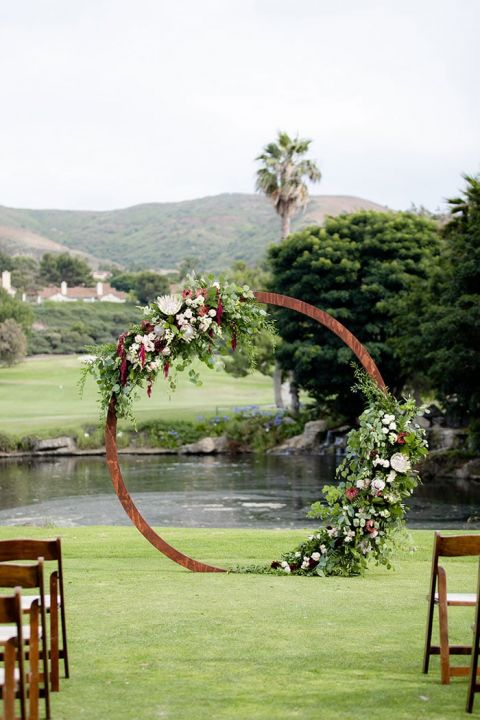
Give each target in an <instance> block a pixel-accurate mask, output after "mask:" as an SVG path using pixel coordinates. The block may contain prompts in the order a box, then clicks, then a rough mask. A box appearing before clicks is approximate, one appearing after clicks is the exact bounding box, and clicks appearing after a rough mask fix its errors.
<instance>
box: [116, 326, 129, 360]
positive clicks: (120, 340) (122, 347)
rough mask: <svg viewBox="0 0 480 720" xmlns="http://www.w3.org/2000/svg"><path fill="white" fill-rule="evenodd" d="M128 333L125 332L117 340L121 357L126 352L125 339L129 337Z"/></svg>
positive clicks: (118, 352) (118, 353)
mask: <svg viewBox="0 0 480 720" xmlns="http://www.w3.org/2000/svg"><path fill="white" fill-rule="evenodd" d="M127 335H128V333H126V332H124V333H122V334H121V335H120V337H119V338H118V342H117V355H118V356H119V357H121V356H122V355H123V354H124V353H125V340H126V339H127Z"/></svg>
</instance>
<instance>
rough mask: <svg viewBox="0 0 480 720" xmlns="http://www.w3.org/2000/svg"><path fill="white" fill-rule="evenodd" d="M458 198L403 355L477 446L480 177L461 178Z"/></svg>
mask: <svg viewBox="0 0 480 720" xmlns="http://www.w3.org/2000/svg"><path fill="white" fill-rule="evenodd" d="M465 181H466V187H465V190H464V191H463V194H462V197H460V198H455V199H453V200H450V208H451V215H450V220H449V222H448V223H447V225H446V226H445V227H444V229H443V240H444V253H443V257H442V261H441V265H440V267H439V270H438V272H437V273H435V274H434V275H432V277H431V280H430V284H429V287H428V289H427V291H426V292H425V294H424V297H423V298H419V297H418V295H416V296H412V297H411V298H410V299H409V302H408V303H407V307H406V310H405V314H406V316H410V317H412V316H413V314H414V313H415V318H416V332H414V333H410V334H409V335H408V334H407V333H406V332H405V321H403V323H402V320H403V318H402V317H400V318H399V319H398V324H399V325H400V326H401V332H402V333H403V337H404V342H403V343H402V346H401V348H400V349H401V351H402V357H403V360H404V363H405V365H406V366H407V369H408V370H410V371H411V372H412V371H413V367H412V366H417V367H418V368H419V369H420V370H421V371H422V372H423V375H424V377H425V378H426V379H427V380H428V381H429V382H430V385H431V386H433V388H435V390H436V392H437V395H438V397H439V399H440V400H441V401H442V402H443V403H444V405H445V406H446V408H447V410H448V412H449V415H450V419H451V420H453V421H456V422H457V423H458V424H460V423H461V424H464V423H465V424H467V423H469V424H470V426H471V443H472V447H474V448H475V449H477V450H478V449H480V442H479V434H478V430H477V429H476V427H477V423H478V421H479V420H480V333H479V327H480V176H477V177H469V176H465Z"/></svg>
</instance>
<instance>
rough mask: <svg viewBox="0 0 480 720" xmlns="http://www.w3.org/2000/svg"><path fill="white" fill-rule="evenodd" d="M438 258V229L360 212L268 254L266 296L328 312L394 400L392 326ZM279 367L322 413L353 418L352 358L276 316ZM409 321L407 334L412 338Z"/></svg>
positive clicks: (319, 330) (397, 380)
mask: <svg viewBox="0 0 480 720" xmlns="http://www.w3.org/2000/svg"><path fill="white" fill-rule="evenodd" d="M439 252H440V246H439V240H438V233H437V226H436V224H435V222H433V221H432V220H430V219H428V218H424V217H419V216H417V215H413V214H411V213H393V212H392V213H381V212H365V211H364V212H358V213H354V214H351V215H344V216H340V217H337V218H329V219H328V220H327V222H326V223H325V226H324V227H312V228H307V229H306V230H303V231H301V232H298V233H295V234H293V235H291V236H290V237H289V238H288V239H287V240H284V241H283V242H282V243H281V244H279V245H275V246H272V247H271V249H270V264H271V269H272V289H275V290H276V291H277V292H280V293H284V294H286V295H292V296H294V297H297V298H299V299H301V300H305V301H306V302H309V303H311V304H312V305H316V306H317V307H320V308H322V309H323V310H326V311H327V312H329V313H330V314H331V315H333V316H334V317H335V318H337V319H338V320H339V321H340V322H342V323H343V324H344V325H346V326H347V328H348V329H349V330H350V331H351V332H353V333H354V335H356V336H357V337H358V339H359V340H360V341H361V342H362V343H364V344H365V345H366V347H367V349H368V350H369V352H370V354H371V355H372V356H373V358H374V360H375V361H376V363H377V364H378V366H379V368H380V371H381V373H382V375H383V377H384V379H385V381H386V382H387V384H388V385H389V386H390V388H391V389H392V391H393V392H395V393H398V392H399V391H400V390H401V388H402V387H403V385H404V383H405V381H406V379H407V372H406V370H405V368H404V367H403V366H402V363H401V362H400V360H399V357H398V355H397V354H396V353H395V348H394V344H393V342H392V341H394V333H395V318H396V316H397V314H398V312H400V309H401V307H402V299H403V297H404V296H406V295H407V294H409V293H411V292H413V291H414V290H415V291H416V290H418V288H419V287H421V286H425V285H426V283H427V278H428V277H429V274H430V272H431V269H432V266H435V263H436V262H437V260H438V256H439ZM275 315H276V316H277V323H278V330H279V334H280V335H281V337H282V340H283V342H282V344H281V346H280V347H279V350H278V353H279V358H280V362H281V365H282V367H284V368H285V369H287V370H290V371H291V372H292V373H293V375H294V381H295V382H296V383H298V385H299V386H300V387H301V388H304V389H305V390H307V391H308V392H309V393H310V394H311V395H312V396H313V397H314V398H315V399H316V400H317V401H318V403H319V404H320V405H322V406H324V407H326V408H327V409H329V410H330V411H333V412H336V413H338V414H340V415H343V416H348V417H353V416H355V414H356V413H357V412H358V411H359V409H360V408H359V405H358V403H359V402H360V400H358V401H357V399H356V397H355V396H352V394H351V393H350V387H351V385H352V371H351V367H350V363H351V361H352V360H353V359H354V356H353V354H352V353H351V351H350V350H349V349H348V348H347V347H346V346H345V345H344V344H343V343H342V342H341V341H340V340H339V339H338V338H337V337H336V336H335V335H334V334H332V333H331V332H329V331H328V330H326V329H324V328H323V327H321V326H320V325H318V323H315V322H313V321H311V320H309V319H308V318H306V317H304V316H302V315H299V314H298V313H294V312H291V311H287V310H277V311H276V312H275ZM415 324H416V321H415V317H412V318H411V326H410V328H409V331H410V332H415Z"/></svg>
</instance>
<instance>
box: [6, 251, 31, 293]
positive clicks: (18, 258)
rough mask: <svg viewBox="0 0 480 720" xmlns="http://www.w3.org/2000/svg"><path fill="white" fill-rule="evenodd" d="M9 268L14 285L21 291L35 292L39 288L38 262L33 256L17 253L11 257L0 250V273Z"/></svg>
mask: <svg viewBox="0 0 480 720" xmlns="http://www.w3.org/2000/svg"><path fill="white" fill-rule="evenodd" d="M3 270H9V271H10V272H11V275H12V287H14V288H15V289H16V290H18V291H20V292H30V293H32V292H35V291H36V290H37V289H38V288H39V277H38V263H37V261H36V260H35V259H34V258H32V257H27V256H24V255H15V256H13V257H11V256H10V255H6V254H5V253H3V252H0V273H1V272H2V271H3Z"/></svg>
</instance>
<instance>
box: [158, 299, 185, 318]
mask: <svg viewBox="0 0 480 720" xmlns="http://www.w3.org/2000/svg"><path fill="white" fill-rule="evenodd" d="M157 305H158V308H159V310H160V311H161V312H162V313H163V314H164V315H176V314H177V313H178V312H180V309H181V307H182V305H183V300H182V298H181V297H179V296H178V295H160V297H157Z"/></svg>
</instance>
